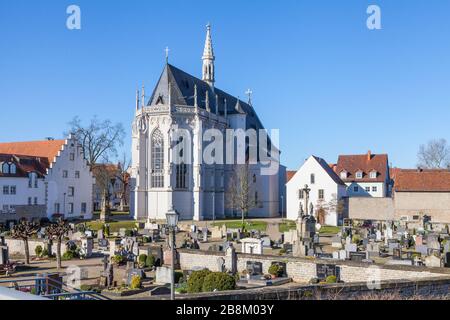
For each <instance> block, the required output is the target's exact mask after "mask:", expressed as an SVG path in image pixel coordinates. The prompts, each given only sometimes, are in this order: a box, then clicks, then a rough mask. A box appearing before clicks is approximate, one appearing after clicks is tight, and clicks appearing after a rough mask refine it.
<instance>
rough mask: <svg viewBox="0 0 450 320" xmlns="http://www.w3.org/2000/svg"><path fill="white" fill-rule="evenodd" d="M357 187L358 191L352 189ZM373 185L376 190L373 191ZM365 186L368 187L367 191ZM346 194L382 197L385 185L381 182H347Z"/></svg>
mask: <svg viewBox="0 0 450 320" xmlns="http://www.w3.org/2000/svg"><path fill="white" fill-rule="evenodd" d="M354 187H358V192H355V191H354ZM373 187H376V188H377V190H376V191H373ZM366 188H370V191H369V192H367V191H366ZM347 194H348V196H349V197H375V198H382V197H385V196H386V185H385V184H384V183H383V182H349V183H347Z"/></svg>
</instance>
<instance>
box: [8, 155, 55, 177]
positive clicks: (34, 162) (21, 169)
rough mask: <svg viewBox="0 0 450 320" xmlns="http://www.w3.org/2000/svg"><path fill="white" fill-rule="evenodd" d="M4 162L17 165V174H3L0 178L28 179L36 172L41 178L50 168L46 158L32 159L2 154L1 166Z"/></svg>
mask: <svg viewBox="0 0 450 320" xmlns="http://www.w3.org/2000/svg"><path fill="white" fill-rule="evenodd" d="M3 162H7V163H14V164H15V165H16V173H15V174H9V173H4V172H1V170H0V177H6V176H7V177H28V174H29V173H30V172H36V173H37V174H38V175H39V176H44V175H45V174H46V173H47V171H46V169H47V168H48V167H49V163H48V161H47V159H46V158H43V159H42V158H39V157H32V156H15V155H11V154H0V165H1V164H2V163H3Z"/></svg>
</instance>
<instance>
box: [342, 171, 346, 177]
mask: <svg viewBox="0 0 450 320" xmlns="http://www.w3.org/2000/svg"><path fill="white" fill-rule="evenodd" d="M341 179H347V171H342V172H341Z"/></svg>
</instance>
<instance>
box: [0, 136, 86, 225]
mask: <svg viewBox="0 0 450 320" xmlns="http://www.w3.org/2000/svg"><path fill="white" fill-rule="evenodd" d="M0 154H3V155H4V158H3V159H6V160H4V161H3V163H2V168H3V169H5V168H7V166H6V165H8V166H9V173H5V171H3V173H2V174H1V175H0V186H1V191H6V187H9V194H8V195H5V196H3V194H2V197H1V199H2V200H1V202H2V203H3V202H4V204H3V205H2V208H3V206H5V207H4V208H6V205H9V206H11V205H12V206H44V207H45V213H46V214H45V215H46V217H48V218H52V217H53V216H55V215H56V216H59V215H62V216H64V217H65V218H66V219H73V218H85V219H90V218H91V217H92V188H93V184H94V179H93V176H92V174H91V170H90V168H89V166H88V165H87V162H86V161H85V159H84V157H83V153H82V148H81V146H80V145H79V144H78V143H77V142H76V141H75V139H74V138H73V137H69V138H68V139H67V140H46V141H31V142H12V143H0ZM5 156H6V158H5ZM8 158H9V159H10V160H8ZM11 159H15V165H16V174H13V173H11V164H13V162H14V161H11ZM11 187H12V190H13V194H11ZM30 200H31V201H30ZM17 218H20V217H19V216H18V217H17Z"/></svg>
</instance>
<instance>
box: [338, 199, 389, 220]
mask: <svg viewBox="0 0 450 320" xmlns="http://www.w3.org/2000/svg"><path fill="white" fill-rule="evenodd" d="M347 207H348V217H349V218H350V219H359V220H394V215H395V209H394V200H393V199H392V198H369V197H361V198H358V197H352V198H348V206H347Z"/></svg>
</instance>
